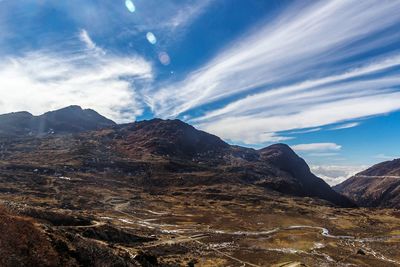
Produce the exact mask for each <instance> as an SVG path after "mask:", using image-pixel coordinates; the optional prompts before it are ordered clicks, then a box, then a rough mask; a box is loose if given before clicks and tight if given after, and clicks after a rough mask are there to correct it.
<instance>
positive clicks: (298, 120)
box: [197, 92, 400, 144]
mask: <svg viewBox="0 0 400 267" xmlns="http://www.w3.org/2000/svg"><path fill="white" fill-rule="evenodd" d="M398 99H400V92H382V93H380V94H379V93H376V94H375V95H368V96H361V97H353V98H349V99H346V98H345V99H340V100H336V101H331V102H325V103H324V102H322V103H314V104H313V105H311V104H310V105H296V106H295V107H294V108H295V109H292V108H293V107H292V106H290V104H289V103H287V104H283V105H282V106H281V107H280V108H279V109H277V110H272V111H271V110H266V111H259V112H258V113H257V114H250V115H246V116H244V115H243V116H240V115H235V114H232V116H229V115H227V116H225V117H223V118H220V119H218V120H212V121H209V122H204V123H200V124H198V125H197V126H198V127H199V128H201V129H203V130H206V131H208V132H211V133H214V134H216V135H218V136H221V137H224V138H226V139H230V140H235V141H243V139H245V140H246V142H247V143H252V144H257V142H269V141H270V139H269V138H268V137H269V136H274V137H275V138H276V137H277V134H274V133H276V132H281V131H287V130H294V129H304V128H310V127H319V126H321V125H329V124H334V123H339V122H342V121H348V120H351V119H354V118H362V117H368V116H372V115H377V114H384V113H388V112H391V111H394V110H398V109H400V101H398ZM266 133H268V134H266Z"/></svg>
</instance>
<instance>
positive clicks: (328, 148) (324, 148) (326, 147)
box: [291, 143, 342, 152]
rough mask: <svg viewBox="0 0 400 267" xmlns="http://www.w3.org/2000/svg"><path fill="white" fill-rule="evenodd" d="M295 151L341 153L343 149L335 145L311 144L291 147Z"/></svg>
mask: <svg viewBox="0 0 400 267" xmlns="http://www.w3.org/2000/svg"><path fill="white" fill-rule="evenodd" d="M291 147H292V149H294V150H295V151H306V152H310V151H319V152H321V151H339V150H341V149H342V146H341V145H338V144H335V143H311V144H298V145H293V146H291Z"/></svg>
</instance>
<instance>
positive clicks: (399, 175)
mask: <svg viewBox="0 0 400 267" xmlns="http://www.w3.org/2000/svg"><path fill="white" fill-rule="evenodd" d="M334 189H335V190H336V191H337V192H339V193H341V194H344V195H346V196H347V197H348V198H350V199H352V200H353V201H354V202H356V203H357V204H358V205H359V206H363V207H388V208H399V207H400V159H395V160H392V161H386V162H382V163H379V164H376V165H374V166H372V167H371V168H369V169H367V170H365V171H362V172H360V173H358V174H356V175H355V176H353V177H351V178H349V179H348V180H346V181H344V182H343V183H341V184H339V185H336V186H335V187H334Z"/></svg>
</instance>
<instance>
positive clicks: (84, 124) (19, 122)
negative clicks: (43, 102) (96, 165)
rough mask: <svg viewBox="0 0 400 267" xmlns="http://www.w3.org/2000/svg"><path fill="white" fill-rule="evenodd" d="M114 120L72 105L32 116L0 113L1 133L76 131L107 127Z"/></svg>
mask: <svg viewBox="0 0 400 267" xmlns="http://www.w3.org/2000/svg"><path fill="white" fill-rule="evenodd" d="M112 125H115V122H113V121H111V120H109V119H107V118H105V117H104V116H102V115H100V114H99V113H97V112H96V111H94V110H90V109H82V108H81V107H80V106H77V105H72V106H68V107H65V108H62V109H58V110H54V111H49V112H46V113H44V114H42V115H40V116H33V115H32V114H30V113H29V112H26V111H21V112H16V113H9V114H4V115H0V134H1V135H36V136H38V135H39V136H42V135H47V134H53V133H77V132H83V131H88V130H95V129H99V128H104V127H109V126H112Z"/></svg>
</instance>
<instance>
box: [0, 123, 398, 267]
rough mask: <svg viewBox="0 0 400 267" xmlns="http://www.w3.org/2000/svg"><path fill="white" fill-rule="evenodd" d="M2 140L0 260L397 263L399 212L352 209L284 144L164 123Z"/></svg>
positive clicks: (183, 263) (106, 263)
mask: <svg viewBox="0 0 400 267" xmlns="http://www.w3.org/2000/svg"><path fill="white" fill-rule="evenodd" d="M0 144H1V151H0V152H1V160H0V207H2V208H0V209H1V210H2V211H3V213H4V214H3V220H4V222H2V221H0V228H2V229H4V231H7V232H8V234H7V236H6V237H4V236H3V243H0V253H1V254H2V255H13V256H9V257H3V258H2V261H0V265H4V266H15V265H21V264H22V265H31V264H34V265H36V266H397V265H400V252H399V251H400V249H399V248H400V212H399V211H398V210H396V209H386V208H379V209H378V208H357V207H356V205H355V204H354V203H353V202H352V201H351V200H350V198H346V197H345V196H342V195H340V194H338V193H336V192H335V191H333V190H332V189H331V188H330V187H329V186H328V185H327V184H326V183H325V182H324V181H323V180H322V179H320V178H318V177H316V176H315V175H313V174H312V173H311V172H310V169H309V168H308V165H307V164H306V163H305V161H304V160H303V159H301V158H300V157H298V156H297V155H296V154H295V153H294V152H293V151H292V150H291V149H290V148H289V147H288V146H286V145H284V144H275V145H272V146H269V147H266V148H263V149H260V150H254V149H249V148H244V147H239V146H231V145H228V144H227V143H225V142H223V141H222V140H221V139H219V138H218V137H216V136H213V135H210V134H208V133H205V132H201V131H198V130H197V129H195V128H193V127H192V126H190V125H187V124H185V123H183V122H181V121H178V120H159V119H155V120H150V121H143V122H137V123H132V124H126V125H112V126H109V127H106V128H103V129H99V130H94V131H83V132H79V133H62V134H57V133H55V134H53V133H51V134H47V135H45V136H41V137H35V136H31V135H29V134H28V135H19V136H13V137H10V136H3V137H1V138H0ZM10 223H11V224H15V225H19V224H20V223H22V224H28V225H29V227H30V228H32V231H31V232H35V233H36V234H35V235H31V234H29V233H26V232H24V231H22V230H20V229H19V228H15V229H14V228H10V227H9V226H8V225H10ZM35 236H36V237H35ZM32 238H35V240H42V241H40V242H36V241H34V240H31V239H32ZM16 240H18V241H21V242H17V243H14V242H16ZM36 243H37V245H38V246H39V248H38V249H37V250H32V249H28V247H30V246H31V245H30V244H36ZM42 247H43V248H45V247H47V248H48V249H46V250H41V249H40V248H42Z"/></svg>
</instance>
